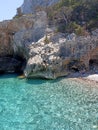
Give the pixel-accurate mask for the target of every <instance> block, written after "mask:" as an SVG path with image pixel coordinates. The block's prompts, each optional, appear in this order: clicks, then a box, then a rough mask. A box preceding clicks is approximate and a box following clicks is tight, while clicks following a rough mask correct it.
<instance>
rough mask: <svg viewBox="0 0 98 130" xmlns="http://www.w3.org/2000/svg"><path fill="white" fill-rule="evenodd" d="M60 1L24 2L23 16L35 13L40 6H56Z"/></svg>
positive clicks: (36, 0)
mask: <svg viewBox="0 0 98 130" xmlns="http://www.w3.org/2000/svg"><path fill="white" fill-rule="evenodd" d="M58 1H60V0H24V3H23V5H22V6H21V12H22V13H23V14H29V13H32V12H34V11H35V9H36V8H37V7H39V6H41V7H46V6H50V5H52V4H55V3H56V2H58Z"/></svg>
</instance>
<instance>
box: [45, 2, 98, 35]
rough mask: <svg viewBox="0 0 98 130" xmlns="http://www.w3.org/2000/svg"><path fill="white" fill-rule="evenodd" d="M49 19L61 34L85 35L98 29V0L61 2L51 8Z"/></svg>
mask: <svg viewBox="0 0 98 130" xmlns="http://www.w3.org/2000/svg"><path fill="white" fill-rule="evenodd" d="M48 18H49V19H50V20H51V22H54V23H55V24H56V25H57V26H58V31H60V32H76V33H77V34H84V33H83V32H84V31H85V30H89V31H90V30H92V29H93V28H96V27H98V24H97V21H98V0H60V2H58V3H57V4H56V5H54V6H53V7H50V8H49V10H48ZM84 28H85V29H84Z"/></svg>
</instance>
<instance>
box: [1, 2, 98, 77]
mask: <svg viewBox="0 0 98 130" xmlns="http://www.w3.org/2000/svg"><path fill="white" fill-rule="evenodd" d="M40 1H41V0H40ZM25 2H28V4H30V3H29V2H34V0H32V1H27V0H26V1H25ZM37 2H38V4H42V5H44V4H45V3H43V2H44V1H41V2H42V3H40V2H39V1H35V4H37ZM48 2H49V4H48V5H51V4H52V3H55V2H57V0H54V1H53V0H51V1H48ZM33 4H34V3H33ZM25 6H26V5H25ZM27 9H28V11H30V10H29V7H27ZM33 9H34V8H33ZM34 10H35V9H34ZM25 11H26V10H24V13H31V12H28V11H26V12H25ZM48 23H49V21H48V18H47V13H46V12H45V11H44V10H43V11H36V12H35V13H33V14H25V15H21V16H19V17H16V18H14V19H12V20H8V21H3V22H0V72H17V71H23V73H24V75H25V76H26V77H27V78H33V77H41V78H48V79H54V78H57V77H60V76H65V75H68V74H70V72H73V71H84V70H85V71H86V70H89V69H94V68H95V66H98V29H96V30H94V31H92V32H91V34H89V35H87V36H77V35H76V34H75V33H72V34H66V33H60V32H57V30H56V26H55V25H54V24H53V25H52V26H51V27H50V26H49V24H48ZM96 68H97V67H96ZM97 70H98V68H97Z"/></svg>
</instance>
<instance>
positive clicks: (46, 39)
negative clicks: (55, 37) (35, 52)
mask: <svg viewBox="0 0 98 130" xmlns="http://www.w3.org/2000/svg"><path fill="white" fill-rule="evenodd" d="M49 42H50V41H49V38H48V36H47V35H46V36H45V39H44V43H45V44H49Z"/></svg>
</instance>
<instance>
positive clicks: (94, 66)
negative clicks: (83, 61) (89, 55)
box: [89, 59, 98, 70]
mask: <svg viewBox="0 0 98 130" xmlns="http://www.w3.org/2000/svg"><path fill="white" fill-rule="evenodd" d="M89 67H90V69H91V70H98V59H90V61H89Z"/></svg>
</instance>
